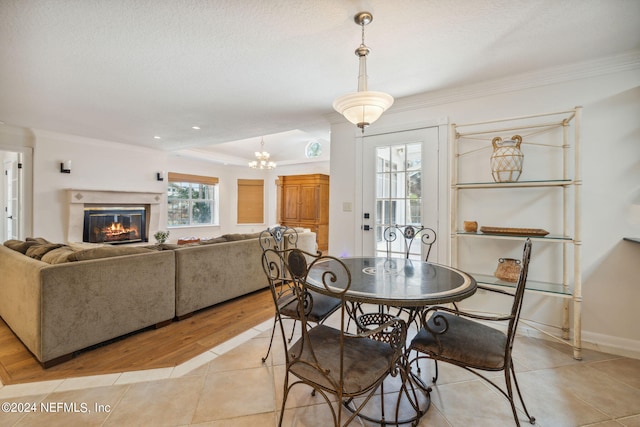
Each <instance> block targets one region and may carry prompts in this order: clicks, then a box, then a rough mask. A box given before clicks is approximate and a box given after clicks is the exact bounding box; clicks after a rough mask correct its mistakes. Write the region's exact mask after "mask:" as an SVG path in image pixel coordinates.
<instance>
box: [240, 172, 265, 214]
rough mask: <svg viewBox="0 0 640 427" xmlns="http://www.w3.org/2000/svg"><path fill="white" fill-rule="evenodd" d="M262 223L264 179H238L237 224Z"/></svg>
mask: <svg viewBox="0 0 640 427" xmlns="http://www.w3.org/2000/svg"><path fill="white" fill-rule="evenodd" d="M262 223H264V180H262V179H239V180H238V224H262Z"/></svg>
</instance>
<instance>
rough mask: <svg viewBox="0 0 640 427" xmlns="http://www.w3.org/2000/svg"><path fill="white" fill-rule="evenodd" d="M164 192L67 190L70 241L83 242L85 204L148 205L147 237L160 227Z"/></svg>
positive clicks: (68, 239)
mask: <svg viewBox="0 0 640 427" xmlns="http://www.w3.org/2000/svg"><path fill="white" fill-rule="evenodd" d="M164 197H165V194H164V193H148V192H139V191H111V190H77V189H68V190H67V200H68V201H69V223H68V224H69V225H68V227H69V229H68V232H67V241H68V242H82V228H83V226H84V208H85V205H101V204H104V205H113V206H117V205H122V206H130V205H138V206H147V207H148V208H149V209H148V217H147V237H149V236H153V234H154V233H155V232H156V231H158V230H159V229H160V215H161V212H160V210H161V206H164V204H162V202H163V200H164Z"/></svg>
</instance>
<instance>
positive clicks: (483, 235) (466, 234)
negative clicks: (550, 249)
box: [456, 231, 573, 243]
mask: <svg viewBox="0 0 640 427" xmlns="http://www.w3.org/2000/svg"><path fill="white" fill-rule="evenodd" d="M456 234H457V235H458V236H462V237H481V238H485V239H486V238H489V239H512V240H522V239H526V238H527V237H528V238H530V239H531V240H548V241H556V242H565V243H568V242H572V241H573V238H571V237H569V236H562V235H559V234H555V235H554V234H547V235H546V236H531V235H524V234H523V235H516V234H498V233H482V232H480V231H478V232H467V231H457V232H456Z"/></svg>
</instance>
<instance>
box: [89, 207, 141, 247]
mask: <svg viewBox="0 0 640 427" xmlns="http://www.w3.org/2000/svg"><path fill="white" fill-rule="evenodd" d="M147 211H148V209H147V207H146V206H141V205H136V206H85V208H84V224H83V227H82V241H83V242H87V243H105V244H109V245H124V244H128V243H140V242H148V241H149V238H148V232H147V213H148V212H147ZM98 213H99V214H102V215H131V214H140V233H139V234H140V238H139V239H131V240H114V241H105V242H90V240H91V237H90V234H91V230H90V222H91V215H95V214H98Z"/></svg>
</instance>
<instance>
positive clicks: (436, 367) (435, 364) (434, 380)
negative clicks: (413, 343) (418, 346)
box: [431, 360, 438, 384]
mask: <svg viewBox="0 0 640 427" xmlns="http://www.w3.org/2000/svg"><path fill="white" fill-rule="evenodd" d="M433 365H434V367H435V371H436V372H435V375H434V376H433V377H432V378H431V382H432V383H434V384H435V383H436V381H438V361H437V360H434V361H433Z"/></svg>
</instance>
